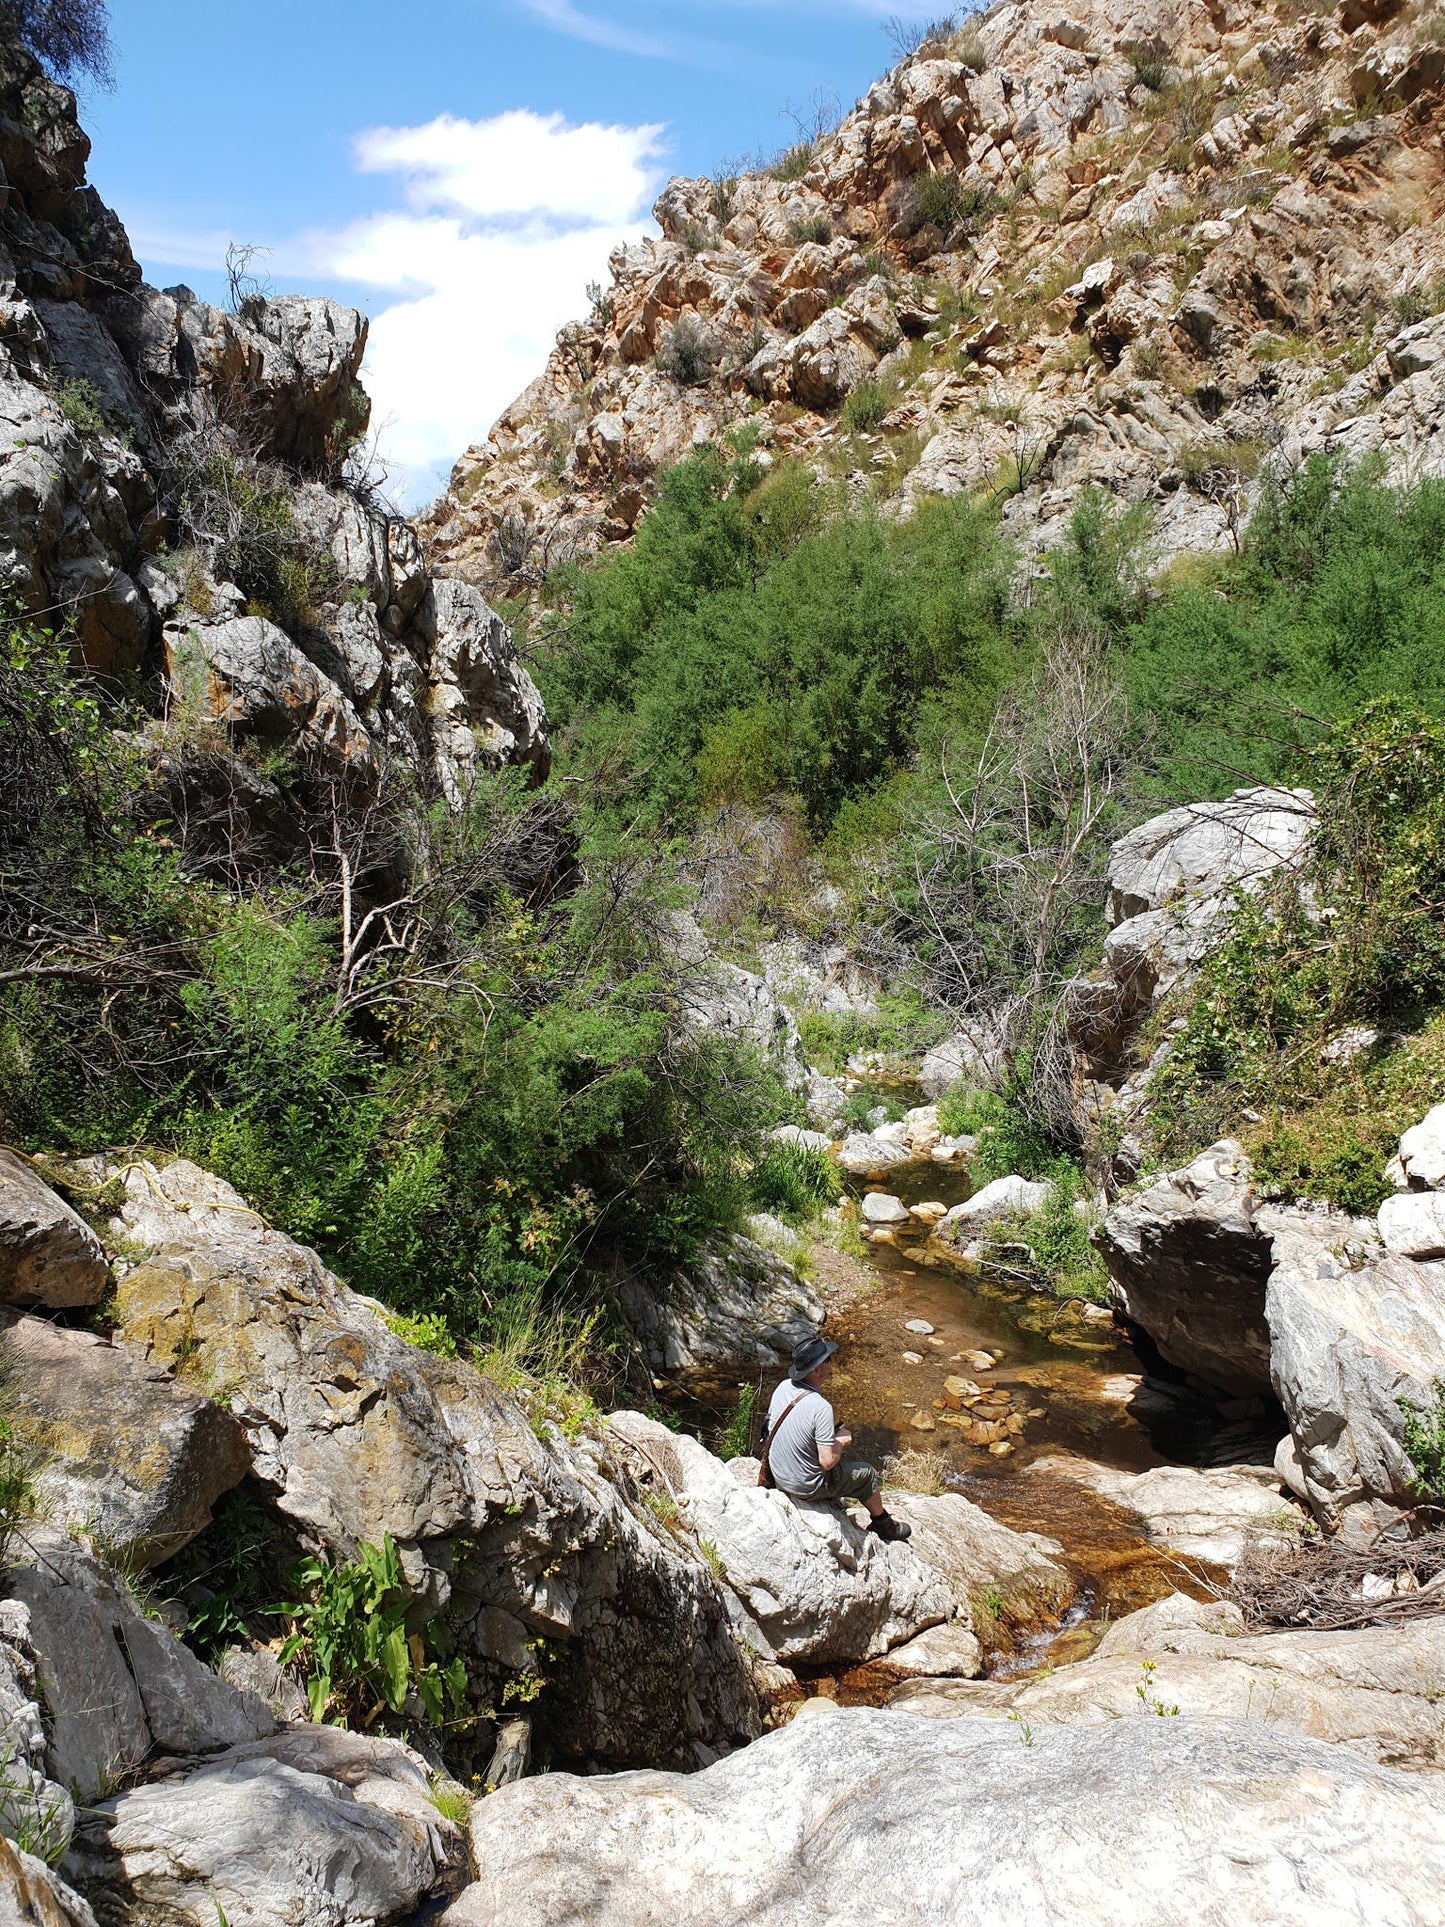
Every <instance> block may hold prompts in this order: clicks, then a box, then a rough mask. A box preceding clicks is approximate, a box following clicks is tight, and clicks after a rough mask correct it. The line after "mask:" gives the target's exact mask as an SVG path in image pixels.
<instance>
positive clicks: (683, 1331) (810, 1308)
mask: <svg viewBox="0 0 1445 1927" xmlns="http://www.w3.org/2000/svg"><path fill="white" fill-rule="evenodd" d="M825 1141H826V1140H825ZM617 1295H618V1303H619V1305H620V1307H621V1310H622V1314H623V1316H624V1318H626V1320H627V1323H628V1325H629V1326H630V1327H631V1330H632V1333H633V1336H634V1337H635V1338H636V1339H637V1341H638V1344H639V1345H640V1346H641V1349H642V1354H643V1357H644V1358H645V1359H646V1360H647V1363H648V1365H649V1367H650V1368H651V1369H652V1371H653V1372H654V1373H656V1374H658V1375H659V1376H662V1377H667V1378H679V1379H682V1380H695V1379H704V1380H706V1379H717V1378H719V1377H722V1376H725V1375H729V1374H736V1373H738V1372H744V1373H752V1372H755V1371H756V1370H757V1369H758V1368H759V1367H760V1366H761V1367H763V1368H764V1369H766V1370H776V1369H777V1368H778V1367H779V1366H780V1365H783V1364H786V1363H787V1361H788V1360H789V1359H790V1358H791V1357H792V1354H793V1351H794V1348H795V1347H796V1346H798V1345H800V1344H801V1343H802V1342H803V1340H804V1339H805V1338H813V1337H815V1336H816V1335H817V1332H818V1329H819V1327H820V1326H821V1325H822V1323H823V1320H824V1318H825V1317H826V1315H827V1314H826V1310H825V1308H824V1305H823V1301H822V1300H821V1299H820V1298H819V1296H818V1294H817V1292H816V1291H814V1289H813V1287H812V1286H811V1285H809V1284H808V1283H806V1282H805V1280H804V1279H802V1278H800V1277H799V1275H798V1273H797V1272H796V1271H795V1270H794V1268H793V1266H792V1265H791V1264H790V1263H789V1262H788V1260H787V1259H786V1258H785V1257H783V1256H782V1255H781V1253H779V1252H776V1251H770V1250H768V1249H767V1248H766V1247H765V1246H763V1245H761V1244H758V1243H757V1242H756V1241H755V1240H754V1239H752V1238H745V1237H741V1236H737V1237H733V1238H730V1239H728V1240H727V1242H726V1243H725V1244H722V1245H720V1246H718V1247H717V1248H715V1249H713V1250H711V1251H708V1252H705V1253H704V1254H703V1256H702V1257H701V1258H699V1259H698V1260H697V1261H696V1262H695V1263H694V1264H692V1265H690V1266H689V1267H688V1268H687V1269H686V1270H682V1271H678V1272H675V1273H673V1275H672V1277H671V1278H670V1279H669V1280H668V1281H667V1283H666V1284H665V1285H664V1286H663V1287H662V1288H661V1290H658V1289H657V1288H655V1287H653V1286H652V1285H650V1284H648V1283H646V1282H645V1281H644V1280H642V1279H640V1278H637V1277H626V1278H623V1279H622V1280H621V1281H620V1284H619V1287H618V1294H617Z"/></svg>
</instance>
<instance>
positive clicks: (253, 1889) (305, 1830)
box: [66, 1726, 464, 1927]
mask: <svg viewBox="0 0 1445 1927" xmlns="http://www.w3.org/2000/svg"><path fill="white" fill-rule="evenodd" d="M463 1858H464V1847H463V1842H462V1837H461V1830H460V1828H458V1827H457V1826H455V1825H454V1824H453V1823H451V1822H450V1821H447V1820H444V1819H443V1818H442V1816H441V1815H440V1813H438V1811H437V1809H436V1806H435V1805H434V1804H433V1802H432V1800H431V1797H430V1782H429V1777H428V1774H427V1770H426V1765H425V1762H424V1761H423V1760H422V1759H421V1758H420V1757H419V1756H418V1755H417V1754H415V1753H413V1752H412V1751H411V1750H410V1749H409V1748H408V1747H405V1746H403V1745H401V1744H400V1742H398V1741H396V1740H385V1739H371V1738H368V1737H366V1736H365V1735H363V1734H359V1733H346V1732H342V1731H340V1730H339V1729H338V1728H336V1727H328V1726H303V1727H297V1728H293V1729H292V1730H291V1731H289V1732H286V1733H282V1734H278V1735H277V1736H276V1737H275V1738H274V1739H265V1740H259V1741H255V1742H252V1743H251V1744H249V1745H243V1746H235V1747H232V1748H231V1749H230V1750H229V1751H227V1752H225V1753H222V1754H221V1755H220V1756H219V1757H218V1758H216V1759H214V1760H208V1761H207V1762H206V1764H205V1765H204V1766H201V1767H198V1768H196V1769H195V1770H194V1771H192V1772H189V1773H180V1774H175V1773H173V1774H171V1775H170V1776H168V1777H166V1778H164V1779H160V1780H154V1781H152V1782H150V1783H149V1784H148V1785H145V1786H140V1787H136V1788H135V1789H134V1790H133V1791H131V1792H128V1793H123V1794H121V1795H120V1796H119V1797H118V1798H116V1799H113V1800H107V1801H105V1802H104V1803H103V1804H102V1805H100V1806H99V1807H98V1808H96V1809H95V1810H94V1811H93V1812H92V1813H90V1814H88V1815H87V1816H86V1819H85V1822H84V1823H83V1825H82V1827H81V1829H80V1831H79V1833H78V1834H77V1836H76V1841H75V1844H74V1846H73V1847H72V1849H71V1852H70V1854H69V1856H68V1858H67V1861H66V1867H67V1870H69V1871H72V1872H73V1874H74V1876H75V1877H76V1878H77V1879H84V1880H85V1881H87V1882H88V1883H94V1885H95V1886H96V1887H99V1888H100V1889H101V1890H102V1891H104V1890H106V1889H113V1890H114V1891H115V1897H116V1898H120V1897H121V1896H123V1897H124V1899H125V1900H126V1902H128V1903H129V1904H130V1905H131V1906H138V1907H139V1908H141V1909H143V1910H146V1911H147V1913H148V1914H151V1913H153V1914H154V1916H155V1917H157V1918H164V1919H165V1920H167V1921H174V1922H177V1923H183V1924H184V1927H215V1923H216V1921H217V1919H224V1920H226V1921H228V1922H231V1923H233V1927H275V1924H276V1923H277V1922H279V1921H285V1922H287V1923H288V1927H339V1924H340V1923H344V1922H351V1921H382V1920H394V1919H397V1918H399V1917H403V1916H407V1915H410V1914H411V1913H412V1912H413V1911H414V1910H415V1909H416V1908H417V1906H418V1905H419V1904H420V1903H421V1902H422V1901H423V1900H424V1899H425V1898H426V1896H427V1895H428V1894H430V1893H432V1892H433V1891H434V1890H435V1889H436V1888H437V1887H438V1885H439V1884H441V1883H442V1882H443V1881H444V1879H445V1878H446V1875H447V1873H448V1870H449V1868H451V1867H452V1866H454V1865H456V1863H457V1862H458V1861H459V1860H460V1859H463Z"/></svg>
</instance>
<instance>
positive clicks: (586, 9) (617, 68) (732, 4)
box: [82, 0, 939, 503]
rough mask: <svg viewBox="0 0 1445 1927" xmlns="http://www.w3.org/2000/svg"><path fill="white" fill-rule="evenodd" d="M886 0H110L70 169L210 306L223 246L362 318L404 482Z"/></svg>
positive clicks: (746, 145)
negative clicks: (84, 173)
mask: <svg viewBox="0 0 1445 1927" xmlns="http://www.w3.org/2000/svg"><path fill="white" fill-rule="evenodd" d="M937 11H939V8H938V6H937V5H936V4H935V5H933V6H923V7H918V6H913V7H910V5H909V4H908V0H709V3H708V4H702V0H401V3H400V4H398V3H397V0H387V3H386V4H383V0H245V4H244V5H238V4H234V0H232V3H231V4H224V3H222V4H218V0H200V4H199V5H198V4H197V0H111V24H112V32H113V37H114V40H115V44H116V54H117V59H116V86H115V88H114V90H113V91H112V92H110V93H98V94H93V95H91V96H89V97H87V98H85V99H83V102H82V110H83V117H84V119H85V123H86V125H87V127H88V128H89V130H90V132H91V134H92V137H93V139H94V143H95V153H94V156H93V159H92V163H91V177H92V179H93V180H94V182H95V184H96V186H97V187H98V188H99V190H100V192H101V194H102V195H103V196H104V198H105V199H106V200H107V201H108V202H110V204H111V205H112V206H113V207H114V208H116V210H117V211H118V212H119V214H120V215H121V217H122V219H123V220H124V221H125V222H126V225H127V227H128V228H129V230H130V234H131V240H132V243H133V245H134V247H135V250H136V253H137V255H138V256H139V258H140V260H141V263H142V265H143V266H144V268H145V270H146V274H147V277H148V278H149V279H150V280H152V281H154V282H156V283H157V284H159V285H161V286H169V285H171V284H172V283H174V282H177V281H185V282H186V283H188V284H189V285H190V286H191V287H193V288H195V289H196V290H197V292H198V293H200V294H202V295H204V296H206V297H208V298H210V299H219V298H220V297H221V294H222V291H223V288H224V277H223V275H222V273H221V268H222V264H223V261H224V256H225V250H226V245H227V243H228V241H230V240H236V241H240V242H245V243H249V244H252V245H254V246H257V247H260V248H264V249H267V250H268V253H267V254H266V255H265V256H264V257H262V258H261V263H260V265H261V267H262V269H263V270H264V272H265V273H266V275H267V277H268V279H269V280H270V281H271V282H272V284H273V285H274V286H275V287H276V288H277V289H304V290H307V291H313V292H322V293H328V294H334V295H336V296H337V297H338V298H340V299H343V300H347V301H351V302H354V303H355V304H356V305H357V306H359V307H362V308H364V309H366V311H367V312H368V313H369V314H370V315H371V316H372V317H373V330H372V345H371V349H370V351H369V354H368V364H367V369H366V379H367V385H368V387H369V388H370V389H371V390H372V393H373V396H374V398H375V401H376V404H377V408H376V414H377V419H378V420H379V422H380V423H381V425H382V438H383V449H384V453H385V455H386V458H387V460H388V463H389V466H390V468H391V471H392V475H393V480H394V485H395V486H396V487H397V490H398V492H399V493H400V494H401V495H402V496H403V497H404V498H405V499H407V500H409V501H411V502H413V503H415V502H419V501H422V500H425V499H427V498H428V497H429V496H430V495H432V494H434V493H435V492H436V490H437V488H438V487H439V486H440V485H441V484H442V482H443V481H444V479H445V476H446V472H447V470H448V468H449V467H450V464H451V462H452V461H453V460H454V459H455V458H456V456H457V455H458V454H460V453H461V451H462V449H463V448H465V447H466V446H467V444H468V443H469V442H472V441H475V440H477V439H478V438H479V437H480V436H481V435H482V434H483V433H484V432H485V430H486V428H487V427H488V426H489V425H490V423H491V421H492V420H493V419H494V418H495V416H496V415H497V414H498V413H499V412H500V411H501V409H502V408H503V407H505V406H506V404H507V403H508V402H509V401H510V400H511V399H512V397H513V396H514V395H515V394H516V393H517V392H518V391H519V390H520V389H521V388H522V387H523V386H524V385H525V384H526V382H527V381H528V380H529V379H531V377H532V376H533V375H534V374H536V373H538V372H540V369H541V367H542V364H543V361H544V359H545V356H546V353H547V349H548V347H549V345H550V343H551V340H552V337H553V336H554V335H555V333H556V330H557V328H558V327H559V326H560V325H561V323H562V322H563V321H565V320H566V319H568V318H569V316H571V315H574V314H578V313H580V312H581V311H582V310H583V309H584V308H585V305H586V303H585V298H584V295H583V289H584V287H585V285H586V283H587V281H588V280H590V279H594V278H596V279H605V278H606V276H605V264H606V260H607V255H608V253H609V252H610V250H611V248H612V247H613V246H615V245H616V244H617V242H618V241H620V240H623V239H626V238H630V237H633V236H635V235H638V234H640V233H643V232H645V231H646V230H647V225H648V223H647V213H648V209H649V207H650V205H651V202H652V200H653V199H654V198H655V195H656V192H657V189H658V187H659V186H660V185H661V183H662V181H663V180H664V179H665V178H666V177H667V175H669V174H674V173H683V174H704V173H710V172H712V171H713V170H714V169H716V168H717V166H718V165H719V163H720V162H721V161H723V160H724V159H726V158H729V157H734V156H741V155H747V154H750V153H754V152H756V151H758V150H759V149H764V150H769V151H771V150H773V149H775V148H777V147H779V146H781V145H782V144H783V143H784V142H785V141H787V140H788V139H790V138H791V137H792V136H791V132H790V125H789V122H788V120H787V118H786V115H785V113H784V110H785V108H786V107H787V106H788V105H789V104H790V103H792V104H797V105H802V106H804V107H806V106H807V104H808V103H809V102H810V101H811V100H812V99H813V98H814V96H815V95H819V94H822V95H826V94H828V93H831V94H833V95H835V96H836V97H837V99H838V100H839V101H840V102H841V103H842V105H843V106H845V107H846V106H849V105H851V103H852V102H853V100H854V99H855V98H856V97H857V95H858V94H860V93H861V92H862V91H863V90H864V89H865V88H866V87H867V85H868V83H869V82H870V81H871V80H872V79H873V78H874V77H875V75H877V74H878V73H880V72H882V71H883V70H884V69H885V68H886V67H887V66H888V64H889V62H890V58H891V56H890V52H889V45H888V40H887V38H886V36H885V34H884V32H883V31H882V30H881V22H882V18H883V16H885V15H888V14H903V15H909V14H912V15H914V16H919V15H924V14H928V13H934V12H937Z"/></svg>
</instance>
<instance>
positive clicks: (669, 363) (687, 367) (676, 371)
mask: <svg viewBox="0 0 1445 1927" xmlns="http://www.w3.org/2000/svg"><path fill="white" fill-rule="evenodd" d="M718 358H719V357H718V346H717V343H716V342H715V341H714V340H713V338H712V336H711V334H710V333H709V332H708V330H707V328H706V327H705V326H704V325H703V323H702V322H701V321H699V320H698V319H697V317H696V316H695V315H688V314H685V315H682V316H681V317H680V318H679V319H678V320H677V321H675V322H674V323H673V324H672V326H671V327H670V328H669V329H668V331H667V334H666V336H665V337H664V339H663V343H662V346H661V347H660V348H659V349H658V351H657V366H658V370H659V372H660V373H662V374H664V375H666V376H667V378H668V380H669V381H675V382H676V383H677V384H678V386H679V387H682V388H691V387H696V386H697V384H698V383H699V382H704V381H707V380H708V379H709V378H710V377H711V375H712V372H713V370H714V369H715V368H716V367H717V364H718Z"/></svg>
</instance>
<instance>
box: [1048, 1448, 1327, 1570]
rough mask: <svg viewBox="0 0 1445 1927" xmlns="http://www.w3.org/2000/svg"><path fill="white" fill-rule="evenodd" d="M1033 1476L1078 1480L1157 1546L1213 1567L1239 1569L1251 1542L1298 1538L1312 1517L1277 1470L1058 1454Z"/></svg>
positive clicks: (1266, 1467)
mask: <svg viewBox="0 0 1445 1927" xmlns="http://www.w3.org/2000/svg"><path fill="white" fill-rule="evenodd" d="M1028 1471H1029V1472H1030V1473H1034V1472H1038V1473H1044V1474H1052V1475H1054V1476H1055V1477H1057V1478H1064V1479H1074V1480H1076V1481H1077V1482H1078V1483H1079V1484H1080V1485H1084V1486H1087V1487H1088V1488H1089V1490H1090V1491H1091V1492H1097V1493H1098V1494H1099V1496H1100V1497H1101V1498H1104V1499H1110V1500H1112V1501H1113V1503H1114V1504H1115V1505H1121V1506H1124V1507H1126V1508H1127V1509H1128V1510H1129V1511H1130V1512H1135V1513H1137V1514H1138V1515H1139V1517H1140V1518H1141V1519H1142V1520H1143V1521H1144V1525H1145V1529H1146V1531H1147V1533H1148V1536H1149V1539H1150V1540H1151V1541H1152V1543H1153V1544H1155V1545H1162V1546H1167V1547H1168V1548H1169V1550H1170V1551H1171V1552H1180V1553H1184V1554H1186V1555H1187V1556H1188V1557H1190V1558H1193V1559H1203V1560H1205V1561H1207V1562H1208V1563H1209V1564H1210V1565H1215V1566H1225V1567H1230V1568H1232V1567H1233V1566H1235V1565H1236V1564H1237V1563H1238V1561H1239V1557H1240V1554H1241V1553H1242V1552H1243V1550H1244V1542H1245V1540H1246V1538H1249V1537H1255V1538H1266V1539H1273V1540H1286V1541H1287V1540H1290V1539H1293V1538H1295V1537H1296V1536H1297V1534H1298V1533H1299V1532H1300V1530H1301V1529H1302V1527H1303V1526H1304V1524H1305V1522H1306V1520H1307V1519H1308V1517H1309V1515H1308V1513H1305V1512H1302V1511H1301V1510H1300V1508H1299V1507H1298V1506H1297V1505H1296V1503H1295V1501H1294V1497H1293V1495H1292V1494H1290V1493H1287V1492H1286V1491H1285V1490H1284V1487H1283V1482H1282V1481H1281V1478H1280V1475H1279V1473H1278V1472H1277V1471H1276V1470H1275V1468H1274V1467H1273V1466H1272V1465H1222V1466H1214V1467H1211V1468H1209V1469H1207V1470H1198V1469H1196V1468H1195V1467H1193V1466H1187V1465H1157V1466H1153V1467H1151V1468H1150V1470H1149V1471H1147V1472H1120V1471H1118V1470H1117V1469H1116V1468H1115V1467H1113V1466H1109V1465H1099V1464H1097V1463H1096V1462H1095V1461H1094V1460H1092V1459H1077V1458H1072V1457H1070V1456H1068V1455H1067V1454H1064V1453H1059V1454H1056V1455H1054V1456H1052V1457H1049V1458H1043V1459H1035V1460H1034V1461H1033V1463H1032V1464H1031V1465H1030V1466H1029V1467H1028Z"/></svg>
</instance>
